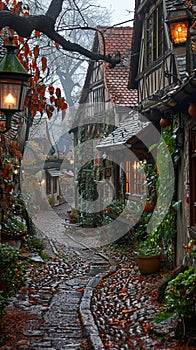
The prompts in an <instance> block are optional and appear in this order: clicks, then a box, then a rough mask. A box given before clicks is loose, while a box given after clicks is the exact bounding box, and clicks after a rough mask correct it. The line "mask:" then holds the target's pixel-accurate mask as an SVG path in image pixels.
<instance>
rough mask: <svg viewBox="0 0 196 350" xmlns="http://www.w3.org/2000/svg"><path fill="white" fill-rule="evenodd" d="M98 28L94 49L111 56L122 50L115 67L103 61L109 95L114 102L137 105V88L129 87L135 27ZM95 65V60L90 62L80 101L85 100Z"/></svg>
mask: <svg viewBox="0 0 196 350" xmlns="http://www.w3.org/2000/svg"><path fill="white" fill-rule="evenodd" d="M97 29H98V31H97V32H96V34H95V38H94V44H93V51H94V52H98V51H99V52H101V53H105V54H107V55H111V56H114V55H115V54H116V53H117V52H120V55H121V63H120V64H117V65H116V67H114V68H110V67H109V64H108V63H106V62H103V63H102V64H103V73H104V74H103V76H104V85H105V89H106V91H107V93H108V96H109V98H110V99H111V101H112V103H114V104H118V105H121V106H126V107H134V106H136V105H137V90H136V89H132V90H129V89H128V80H129V69H130V57H131V42H132V33H133V28H131V27H116V28H105V27H98V28H97ZM101 33H102V34H101ZM103 38H104V40H103ZM93 66H94V62H92V61H91V62H90V63H89V67H88V71H87V75H86V80H85V83H84V87H83V90H82V95H81V99H80V103H82V102H85V98H86V96H87V95H86V93H88V88H89V82H90V78H91V74H92V71H93Z"/></svg>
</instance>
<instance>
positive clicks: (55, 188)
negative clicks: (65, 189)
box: [53, 176, 58, 193]
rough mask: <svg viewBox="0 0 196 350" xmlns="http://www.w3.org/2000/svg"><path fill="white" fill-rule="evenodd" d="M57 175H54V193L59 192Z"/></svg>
mask: <svg viewBox="0 0 196 350" xmlns="http://www.w3.org/2000/svg"><path fill="white" fill-rule="evenodd" d="M57 179H58V178H57V177H56V176H55V177H53V193H57Z"/></svg>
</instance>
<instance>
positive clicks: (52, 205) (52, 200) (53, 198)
mask: <svg viewBox="0 0 196 350" xmlns="http://www.w3.org/2000/svg"><path fill="white" fill-rule="evenodd" d="M48 202H49V204H50V206H51V207H52V208H54V207H55V204H56V202H55V197H54V195H53V196H51V197H49V198H48Z"/></svg>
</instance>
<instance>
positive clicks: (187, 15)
mask: <svg viewBox="0 0 196 350" xmlns="http://www.w3.org/2000/svg"><path fill="white" fill-rule="evenodd" d="M191 19H192V14H191V12H190V11H189V9H188V7H186V6H185V5H184V1H183V0H176V1H175V2H174V4H173V7H172V8H171V9H170V10H168V14H167V17H166V21H165V22H166V23H167V25H168V27H169V34H170V38H171V40H172V42H173V44H174V45H175V46H180V45H185V44H186V41H187V39H188V30H189V24H190V21H191Z"/></svg>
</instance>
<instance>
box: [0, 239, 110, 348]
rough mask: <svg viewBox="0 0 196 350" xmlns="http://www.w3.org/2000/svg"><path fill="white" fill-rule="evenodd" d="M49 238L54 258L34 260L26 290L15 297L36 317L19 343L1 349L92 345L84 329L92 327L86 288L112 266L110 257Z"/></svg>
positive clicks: (17, 303)
mask: <svg viewBox="0 0 196 350" xmlns="http://www.w3.org/2000/svg"><path fill="white" fill-rule="evenodd" d="M45 242H46V244H47V248H46V250H47V251H48V252H49V253H50V256H51V259H50V260H49V261H48V262H47V263H41V262H40V263H38V264H30V265H29V267H28V269H27V273H26V276H25V285H24V287H23V288H22V291H21V292H20V293H18V294H17V295H16V296H15V297H13V298H12V299H11V306H12V307H13V308H17V307H19V308H22V310H24V311H25V312H27V313H28V314H31V315H32V319H31V320H30V321H28V325H27V327H26V328H27V330H26V331H25V332H24V333H23V334H22V335H21V339H20V340H19V341H18V343H17V344H14V345H12V346H11V347H7V346H6V347H3V346H2V347H1V349H2V350H3V349H5V350H8V349H12V350H14V349H31V350H37V349H47V350H60V349H70V350H77V349H82V348H85V349H86V348H88V349H91V346H90V344H89V343H88V341H87V340H88V339H87V338H88V335H89V334H88V332H86V334H85V332H84V330H85V324H86V327H88V310H87V306H88V305H87V304H88V299H85V298H84V290H85V288H86V287H87V284H88V283H89V282H90V281H92V279H93V276H95V275H97V274H98V273H101V272H102V271H106V270H108V268H109V263H108V260H107V259H105V258H104V257H103V256H100V255H99V254H96V253H95V252H94V251H92V250H88V249H84V247H82V248H81V247H80V248H79V247H77V250H76V249H73V248H72V249H70V248H69V249H68V248H67V247H65V245H63V244H61V243H59V242H58V241H52V240H50V239H45ZM87 290H88V287H87ZM86 300H87V304H86ZM81 303H82V304H81ZM80 305H83V306H81V307H80ZM86 330H87V329H86ZM87 344H88V345H87Z"/></svg>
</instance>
